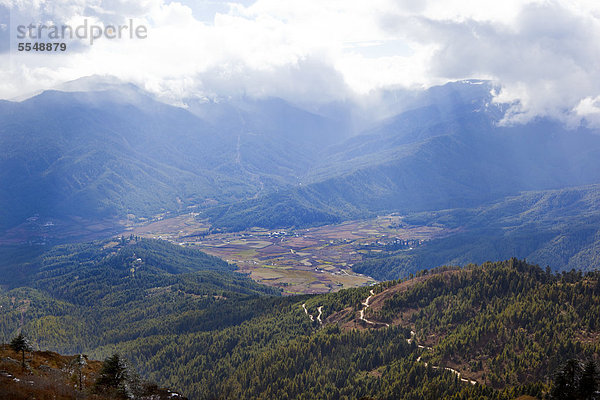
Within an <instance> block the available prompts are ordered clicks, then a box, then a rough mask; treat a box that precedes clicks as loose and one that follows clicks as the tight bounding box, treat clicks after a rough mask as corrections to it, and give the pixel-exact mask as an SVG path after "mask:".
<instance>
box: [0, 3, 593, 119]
mask: <svg viewBox="0 0 600 400" xmlns="http://www.w3.org/2000/svg"><path fill="white" fill-rule="evenodd" d="M204 3H205V6H206V7H207V8H206V10H203V9H202V5H203V4H204ZM209 3H212V2H193V3H189V5H188V4H186V1H185V0H181V1H171V2H168V3H167V2H165V1H163V0H144V1H138V2H131V1H125V0H91V1H84V0H68V1H67V0H54V1H43V0H0V4H3V5H5V6H7V7H9V8H11V9H12V10H13V12H14V13H21V14H25V15H29V18H30V20H32V21H36V19H35V17H36V16H38V17H39V16H40V15H41V16H43V17H44V18H46V19H49V20H53V21H75V20H78V19H81V18H83V17H88V18H94V20H96V21H98V23H104V24H106V23H120V21H122V20H125V19H127V18H134V19H135V21H136V23H139V24H146V25H147V26H148V38H147V39H144V40H99V41H98V42H97V43H95V44H94V45H93V46H83V45H82V46H81V47H80V49H81V50H82V51H70V52H68V54H66V55H65V54H62V55H52V56H48V55H43V56H42V55H30V56H23V55H16V54H14V53H13V54H12V56H11V59H10V61H6V60H4V61H3V64H2V65H1V66H0V82H2V84H0V96H1V97H5V98H10V97H12V96H17V95H20V94H23V93H25V92H30V91H33V90H36V89H43V88H46V87H50V86H52V85H55V84H57V83H59V82H61V81H65V80H70V79H76V78H78V77H81V76H86V75H92V74H101V75H104V74H113V75H116V76H117V77H119V78H121V79H124V80H127V81H132V82H134V83H137V84H139V85H141V86H143V87H145V88H146V89H148V90H151V91H154V92H156V93H158V94H160V95H161V96H164V97H165V98H169V99H172V100H173V101H177V100H178V99H180V98H182V97H187V96H215V95H234V94H239V93H245V94H249V95H265V96H266V95H277V96H282V97H286V98H290V99H296V100H301V101H302V100H304V101H306V100H312V101H328V100H331V99H334V98H339V97H348V96H359V95H361V94H365V93H367V92H369V91H371V90H374V89H378V88H383V87H387V86H390V85H399V86H404V87H426V86H429V85H433V84H439V83H443V82H445V81H448V80H456V79H465V78H485V79H492V80H493V81H494V82H495V83H496V84H497V85H499V86H500V87H501V88H502V89H501V91H500V92H499V94H498V97H497V100H498V101H503V102H510V103H513V104H514V106H513V107H512V108H511V109H510V112H509V115H508V119H509V120H510V121H517V122H518V121H526V120H529V119H531V118H533V117H535V116H540V115H542V116H553V117H556V118H561V119H562V120H564V121H567V122H569V123H571V124H573V123H578V121H580V120H582V119H585V120H587V121H588V122H596V121H598V120H600V118H596V117H595V115H596V114H599V111H600V110H599V109H598V107H597V104H598V103H597V99H598V96H599V95H600V68H599V67H600V40H599V39H600V7H599V6H598V5H596V2H594V1H588V0H563V1H558V0H555V1H551V0H550V1H548V0H545V1H537V0H533V1H523V0H505V1H502V2H499V1H495V0H494V1H488V0H486V1H477V2H473V1H469V0H427V1H425V0H419V1H413V0H372V1H369V2H366V1H362V0H330V1H326V2H323V1H322V0H257V1H255V2H253V3H251V4H248V2H245V3H244V4H241V3H230V4H227V7H224V6H223V5H219V7H215V6H214V5H210V4H209ZM209 6H210V7H209ZM211 10H212V11H211ZM214 10H217V11H218V12H214ZM204 11H206V12H204ZM211 12H212V14H210V13H211ZM207 13H208V14H207ZM198 15H202V16H203V18H198ZM207 15H213V17H212V18H207ZM11 29H14V27H12V28H11Z"/></svg>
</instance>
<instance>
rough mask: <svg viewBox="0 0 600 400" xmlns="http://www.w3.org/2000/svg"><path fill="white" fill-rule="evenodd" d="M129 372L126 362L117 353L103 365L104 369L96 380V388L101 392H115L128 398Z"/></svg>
mask: <svg viewBox="0 0 600 400" xmlns="http://www.w3.org/2000/svg"><path fill="white" fill-rule="evenodd" d="M128 379H129V371H128V368H127V364H126V363H125V360H124V359H123V358H122V357H121V356H120V355H119V354H117V353H115V354H113V355H112V356H110V357H108V358H107V359H106V360H104V363H103V364H102V369H101V370H100V374H99V376H98V379H97V380H96V388H97V389H99V390H100V391H109V392H113V393H115V394H116V395H119V396H120V397H123V398H126V397H127V394H128V392H129V390H128Z"/></svg>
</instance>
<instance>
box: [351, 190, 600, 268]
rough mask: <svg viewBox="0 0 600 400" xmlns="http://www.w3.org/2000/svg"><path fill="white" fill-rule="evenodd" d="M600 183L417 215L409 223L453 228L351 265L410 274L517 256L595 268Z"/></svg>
mask: <svg viewBox="0 0 600 400" xmlns="http://www.w3.org/2000/svg"><path fill="white" fill-rule="evenodd" d="M599 207H600V187H599V186H598V185H590V186H584V187H578V188H571V189H562V190H550V191H541V192H526V193H522V194H521V195H519V196H514V197H508V198H506V199H503V200H501V201H498V202H496V203H493V204H490V205H486V206H482V207H477V208H459V209H450V210H443V211H435V212H426V213H417V214H413V215H409V216H408V217H406V218H404V222H405V223H407V224H414V225H426V226H427V225H429V226H440V225H441V226H445V227H447V228H452V229H456V230H457V233H455V234H454V235H452V236H449V237H446V238H442V239H436V240H433V241H431V242H427V243H425V244H424V245H423V246H420V247H418V248H415V249H410V250H402V251H396V252H383V253H379V254H373V255H372V257H371V258H367V259H366V260H364V261H363V262H361V263H358V264H356V265H354V267H353V269H354V270H355V271H358V272H361V273H365V274H368V275H370V276H373V277H375V278H376V279H394V278H397V277H399V276H406V275H408V274H409V273H415V272H417V271H419V270H421V269H422V268H423V265H429V266H432V267H433V266H440V265H466V264H468V263H481V262H484V261H486V260H497V259H502V258H506V257H511V256H515V257H521V258H527V259H528V260H530V261H532V262H535V263H538V264H540V265H544V266H546V265H547V266H550V267H551V268H552V269H553V270H559V271H560V270H562V271H568V270H571V269H573V268H576V269H583V270H594V269H598V268H599V267H600V257H599V254H598V248H599V246H600V242H599V240H600V230H599V228H598V227H599V226H600V208H599Z"/></svg>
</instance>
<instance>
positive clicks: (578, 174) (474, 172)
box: [206, 83, 600, 229]
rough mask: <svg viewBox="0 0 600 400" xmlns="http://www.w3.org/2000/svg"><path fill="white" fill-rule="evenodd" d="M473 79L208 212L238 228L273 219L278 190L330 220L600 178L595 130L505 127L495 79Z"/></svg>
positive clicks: (541, 123) (475, 201) (542, 123)
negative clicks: (296, 180)
mask: <svg viewBox="0 0 600 400" xmlns="http://www.w3.org/2000/svg"><path fill="white" fill-rule="evenodd" d="M472 86H474V85H472V84H466V83H454V84H448V85H446V86H444V87H442V89H444V90H443V91H442V92H443V93H442V94H440V95H439V96H437V97H436V96H433V97H434V99H435V101H436V102H438V103H433V104H427V103H425V105H424V106H423V107H417V108H414V109H411V110H408V111H406V112H404V113H402V114H400V115H398V116H396V117H394V118H391V119H389V120H388V121H386V122H385V123H382V124H381V125H380V126H379V127H377V128H375V129H373V130H370V131H368V132H366V133H365V134H363V135H360V136H357V137H354V138H351V139H349V140H348V141H346V142H344V143H341V144H338V145H335V146H332V147H331V148H329V149H328V150H327V152H326V155H324V156H323V157H321V161H320V162H319V163H318V164H315V166H314V167H313V169H312V170H311V172H310V173H309V175H307V176H306V177H305V179H304V181H303V182H302V185H301V186H297V187H296V188H293V189H289V190H285V191H284V193H281V191H280V193H275V194H269V195H266V196H264V197H261V198H257V199H253V200H250V201H249V200H245V201H242V202H239V203H237V204H234V205H232V206H228V207H227V209H225V208H218V209H217V210H215V211H212V210H209V211H208V212H207V214H206V215H207V216H208V217H209V218H211V220H212V222H213V223H214V224H215V225H217V226H219V227H222V228H228V229H238V228H239V225H240V224H239V223H237V224H236V221H237V220H242V221H244V223H245V224H249V223H251V222H252V221H255V224H256V225H259V226H265V227H269V228H273V227H276V226H273V224H272V221H271V220H269V219H265V218H264V217H263V216H268V215H273V214H276V206H277V205H278V204H279V203H280V201H279V200H277V199H278V198H279V199H281V198H283V199H294V202H293V203H291V204H290V205H289V207H288V208H296V209H297V210H298V215H302V214H303V213H306V212H308V211H310V206H309V205H312V206H314V207H315V208H317V209H319V210H322V211H325V213H324V214H323V215H321V216H320V217H319V218H315V219H314V220H313V221H311V223H328V222H330V221H332V220H335V219H336V218H337V219H345V218H348V217H360V216H363V215H369V214H373V213H384V212H401V213H407V212H415V211H425V210H435V209H444V208H457V207H473V206H477V205H480V204H482V203H486V202H490V201H493V200H497V199H500V198H502V197H505V196H509V195H515V194H518V193H519V192H520V191H523V190H548V189H560V188H564V187H570V186H577V185H586V184H592V183H598V182H600V168H598V159H600V135H597V134H596V132H595V131H593V130H588V129H585V128H578V129H575V130H567V129H566V128H565V127H564V126H563V125H562V124H561V123H559V122H556V121H551V120H538V121H534V122H531V123H529V124H527V125H519V126H501V125H499V120H500V118H501V116H502V112H501V108H500V106H496V105H493V104H491V95H490V94H489V90H490V87H489V86H487V85H486V84H483V83H482V84H481V85H475V86H476V87H477V91H475V92H472ZM486 88H487V89H488V90H487V92H486V91H485V89H486ZM433 90H434V89H432V91H433ZM436 90H441V89H438V88H436ZM464 92H466V94H465V93H464ZM442 95H443V96H445V97H442V98H443V99H444V101H442V99H440V97H441V96H442ZM432 101H433V100H432ZM227 214H229V215H230V216H231V217H229V216H228V215H227ZM298 219H299V218H297V217H295V216H294V215H290V216H289V217H287V218H280V219H279V220H278V221H277V223H278V224H279V226H292V225H295V224H296V221H297V220H298Z"/></svg>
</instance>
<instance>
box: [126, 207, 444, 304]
mask: <svg viewBox="0 0 600 400" xmlns="http://www.w3.org/2000/svg"><path fill="white" fill-rule="evenodd" d="M209 229H210V226H209V225H208V224H207V223H206V222H205V221H199V220H198V219H197V215H196V214H187V215H182V216H178V217H173V218H166V219H163V220H160V221H156V222H153V223H150V224H146V225H143V226H137V227H131V228H130V230H128V231H127V232H126V234H131V233H133V234H134V235H138V236H144V237H149V238H156V239H164V240H169V241H171V242H174V243H178V244H180V245H182V246H193V247H197V248H199V249H201V250H202V251H205V252H206V253H209V254H212V255H215V256H217V257H220V258H222V259H224V260H227V261H228V262H231V263H235V264H237V266H238V268H239V270H240V272H243V273H248V274H249V275H250V276H251V277H252V279H254V280H256V281H257V282H260V283H263V284H266V285H270V286H277V287H280V288H282V289H283V291H284V293H286V294H299V293H327V292H331V291H337V290H340V289H342V288H349V287H357V286H364V285H370V284H373V283H375V280H374V279H372V278H370V277H368V276H365V275H361V274H357V273H354V272H353V271H352V269H351V267H352V265H353V264H354V263H356V262H358V261H360V260H362V258H363V257H364V256H365V254H367V253H369V252H372V253H373V252H375V253H376V252H380V251H382V250H384V249H386V248H389V247H390V246H396V247H395V248H396V249H397V248H403V249H405V250H406V251H410V250H411V249H412V248H413V247H415V246H419V245H420V244H421V243H423V242H424V241H427V240H431V239H434V238H437V237H443V236H447V235H448V234H450V233H451V231H450V230H448V229H444V228H439V227H426V226H410V225H407V224H405V223H403V221H402V217H400V216H395V215H389V216H383V217H378V218H374V219H370V220H364V221H349V222H344V223H341V224H336V225H326V226H321V227H317V228H308V229H293V230H287V229H281V230H278V231H269V230H265V229H259V228H254V229H250V230H247V231H242V232H234V233H216V234H209V233H208V232H209Z"/></svg>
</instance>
